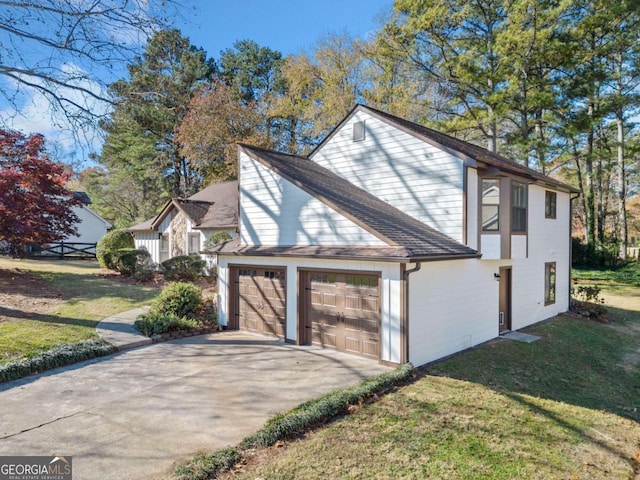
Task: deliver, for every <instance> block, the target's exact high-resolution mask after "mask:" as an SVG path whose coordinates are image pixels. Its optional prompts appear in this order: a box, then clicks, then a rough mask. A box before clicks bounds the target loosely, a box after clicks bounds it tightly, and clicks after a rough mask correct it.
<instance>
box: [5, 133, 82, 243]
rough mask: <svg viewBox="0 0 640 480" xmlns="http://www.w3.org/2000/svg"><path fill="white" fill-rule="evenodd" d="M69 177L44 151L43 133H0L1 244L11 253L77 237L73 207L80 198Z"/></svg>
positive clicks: (76, 218) (76, 219)
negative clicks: (67, 185)
mask: <svg viewBox="0 0 640 480" xmlns="http://www.w3.org/2000/svg"><path fill="white" fill-rule="evenodd" d="M67 179H68V175H67V174H66V173H65V171H64V169H63V167H62V166H61V165H58V164H55V163H53V162H52V161H51V160H50V159H49V158H48V156H47V154H46V153H45V151H44V137H43V136H42V135H38V134H36V135H31V136H29V137H26V136H25V135H23V134H21V133H18V132H12V131H7V130H2V129H0V242H2V243H4V244H5V245H4V246H5V247H8V248H9V251H10V253H11V254H12V255H14V256H23V255H24V254H25V253H26V252H27V247H28V246H30V245H44V244H46V243H50V242H56V241H59V240H62V239H64V238H65V237H67V236H69V235H75V234H77V230H76V223H77V222H78V217H77V215H76V214H75V213H74V212H73V207H74V206H75V205H78V204H79V203H80V200H79V199H76V198H73V195H72V192H70V191H69V190H67V188H66V187H65V185H66V182H67Z"/></svg>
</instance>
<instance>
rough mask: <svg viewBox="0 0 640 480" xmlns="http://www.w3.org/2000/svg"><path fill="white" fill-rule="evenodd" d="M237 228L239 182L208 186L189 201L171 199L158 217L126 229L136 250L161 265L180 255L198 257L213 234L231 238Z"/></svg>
mask: <svg viewBox="0 0 640 480" xmlns="http://www.w3.org/2000/svg"><path fill="white" fill-rule="evenodd" d="M237 229H238V182H237V181H232V182H226V183H217V184H213V185H209V186H208V187H207V188H205V189H203V190H201V191H199V192H198V193H196V194H195V195H192V196H191V197H188V198H184V199H181V198H174V199H173V200H171V201H170V202H168V203H167V204H166V205H165V207H164V208H163V209H162V211H161V212H160V213H159V214H158V216H156V217H155V218H152V219H150V220H147V221H145V222H142V223H140V224H138V225H134V226H133V227H130V228H128V229H127V230H128V231H129V232H131V233H132V235H133V238H134V242H135V246H136V248H144V249H146V250H147V251H148V252H149V253H150V254H151V258H152V260H153V261H154V262H155V263H162V262H163V261H165V260H167V259H169V258H171V257H176V256H179V255H189V254H192V253H198V254H199V253H200V252H201V251H202V250H203V248H204V245H205V242H206V241H207V240H208V239H209V238H210V237H212V236H213V235H215V234H216V233H219V232H226V233H227V234H228V235H229V237H231V238H233V237H235V236H237ZM203 257H205V259H207V260H209V259H210V257H207V256H206V255H203ZM213 258H214V259H215V257H213Z"/></svg>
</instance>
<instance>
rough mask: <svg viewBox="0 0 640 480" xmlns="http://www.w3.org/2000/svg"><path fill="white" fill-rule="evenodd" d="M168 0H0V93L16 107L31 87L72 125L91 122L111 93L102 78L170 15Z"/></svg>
mask: <svg viewBox="0 0 640 480" xmlns="http://www.w3.org/2000/svg"><path fill="white" fill-rule="evenodd" d="M176 7H177V4H176V3H175V2H174V1H173V0H96V1H92V2H84V1H77V0H37V1H29V0H28V1H17V0H2V1H0V31H1V33H0V41H1V42H2V55H1V56H0V75H1V76H3V77H4V78H5V79H7V80H9V82H7V83H2V84H1V85H0V96H2V97H3V98H4V99H5V100H7V101H8V102H9V103H10V104H12V105H14V107H16V110H17V109H18V108H17V107H18V106H19V105H20V102H21V99H22V97H23V95H24V94H25V93H26V92H29V91H36V92H39V93H40V94H41V95H42V96H44V98H46V99H47V100H48V102H49V104H50V107H51V108H52V109H53V110H54V111H55V112H57V113H59V114H62V115H64V116H66V118H67V119H68V120H70V121H71V122H72V125H75V126H78V125H80V124H85V123H86V122H94V121H95V120H96V116H100V115H102V114H106V113H107V112H108V110H109V108H108V107H109V106H110V105H111V103H112V99H111V97H110V95H109V92H108V91H107V89H106V84H105V81H104V77H105V75H106V73H108V72H111V71H113V70H114V69H115V68H117V66H119V65H122V64H126V63H127V62H129V61H130V60H131V58H132V57H133V56H134V55H136V54H138V53H139V51H140V49H141V47H143V46H144V45H145V43H146V40H147V38H148V37H150V36H151V35H152V33H153V32H155V31H157V30H158V29H159V28H161V27H162V26H163V25H166V23H167V22H168V21H169V20H170V19H171V18H172V17H173V16H174V14H175V13H176Z"/></svg>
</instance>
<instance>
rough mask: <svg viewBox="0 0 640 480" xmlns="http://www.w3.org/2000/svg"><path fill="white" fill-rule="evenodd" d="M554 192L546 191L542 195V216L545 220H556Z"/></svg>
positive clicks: (555, 197)
mask: <svg viewBox="0 0 640 480" xmlns="http://www.w3.org/2000/svg"><path fill="white" fill-rule="evenodd" d="M556 202H557V195H556V192H550V191H548V190H547V191H546V192H545V194H544V216H545V218H556Z"/></svg>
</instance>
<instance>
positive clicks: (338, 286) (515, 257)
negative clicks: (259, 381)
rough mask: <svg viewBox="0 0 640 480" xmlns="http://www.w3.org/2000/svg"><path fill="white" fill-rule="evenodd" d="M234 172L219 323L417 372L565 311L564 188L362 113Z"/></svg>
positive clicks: (249, 158)
mask: <svg viewBox="0 0 640 480" xmlns="http://www.w3.org/2000/svg"><path fill="white" fill-rule="evenodd" d="M238 161H239V178H240V189H239V193H240V198H239V202H240V219H239V236H238V237H237V238H236V239H234V240H233V241H230V242H228V243H226V244H225V245H223V246H220V247H218V248H217V249H216V250H217V254H218V269H219V271H218V275H219V321H220V323H221V324H222V325H226V326H227V327H228V328H240V329H246V330H250V331H255V332H260V333H269V334H274V335H278V336H280V337H282V338H284V339H285V340H286V341H287V342H291V343H295V344H301V345H309V344H314V345H319V346H323V347H327V348H334V349H338V350H341V351H345V352H350V353H352V354H355V355H361V356H365V357H369V358H372V359H375V360H378V361H380V362H382V363H388V364H400V363H404V362H407V361H410V362H412V363H413V364H414V365H422V364H425V363H427V362H430V361H433V360H436V359H439V358H442V357H444V356H446V355H449V354H452V353H455V352H458V351H461V350H464V349H466V348H469V347H472V346H474V345H477V344H479V343H482V342H485V341H487V340H490V339H492V338H495V337H497V336H498V335H499V334H500V333H501V332H504V331H507V330H518V329H521V328H523V327H526V326H528V325H531V324H533V323H536V322H539V321H541V320H544V319H547V318H550V317H553V316H554V315H556V314H558V313H561V312H564V311H566V310H567V309H568V306H569V275H570V271H569V270H570V257H571V251H570V245H571V242H570V214H571V197H572V195H573V194H574V193H575V192H576V190H575V189H573V188H572V187H570V186H568V185H565V184H563V183H561V182H558V181H556V180H554V179H552V178H549V177H546V176H544V175H542V174H540V173H538V172H535V171H533V170H530V169H528V168H525V167H523V166H521V165H518V164H516V163H514V162H512V161H509V160H508V159H506V158H504V157H501V156H499V155H496V154H493V153H491V152H489V151H487V150H485V149H483V148H480V147H477V146H474V145H471V144H469V143H466V142H463V141H460V140H457V139H455V138H452V137H450V136H447V135H444V134H441V133H439V132H436V131H433V130H431V129H428V128H425V127H422V126H420V125H417V124H414V123H411V122H408V121H406V120H403V119H400V118H397V117H394V116H392V115H388V114H385V113H383V112H380V111H377V110H374V109H372V108H368V107H365V106H362V105H358V106H356V107H355V108H354V109H353V110H352V111H351V113H350V114H349V115H348V116H347V117H346V118H345V119H344V120H343V121H342V123H341V124H340V125H338V127H337V128H336V129H335V130H334V131H333V132H332V133H331V134H330V135H329V136H328V137H327V138H326V139H325V140H324V141H323V142H322V143H321V144H320V145H319V146H318V147H317V148H316V149H315V150H314V151H313V152H312V153H311V154H310V155H309V157H308V158H307V157H299V156H293V155H287V154H282V153H277V152H273V151H268V150H263V149H259V148H255V147H251V146H248V145H240V146H239V160H238Z"/></svg>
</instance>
